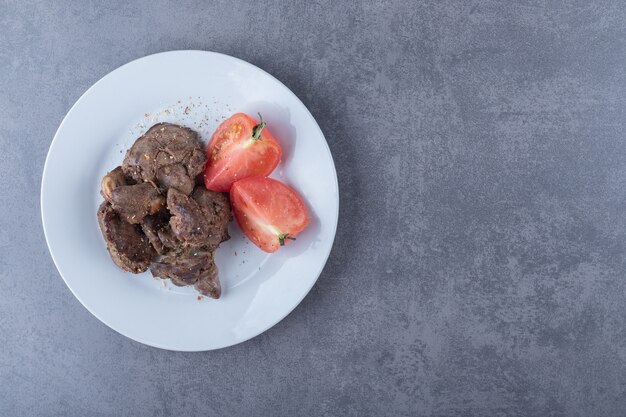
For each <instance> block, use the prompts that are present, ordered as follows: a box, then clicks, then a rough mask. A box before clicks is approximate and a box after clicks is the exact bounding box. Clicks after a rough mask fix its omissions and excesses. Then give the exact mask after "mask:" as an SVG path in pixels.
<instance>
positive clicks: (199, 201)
mask: <svg viewBox="0 0 626 417" xmlns="http://www.w3.org/2000/svg"><path fill="white" fill-rule="evenodd" d="M167 208H168V210H169V211H170V213H171V214H172V217H171V218H170V226H171V228H172V231H173V232H174V234H175V235H176V237H177V238H178V239H179V240H181V241H183V242H184V243H185V244H187V245H191V246H205V247H212V248H217V246H218V245H219V244H220V243H221V242H223V241H225V240H228V239H229V238H230V236H229V235H228V223H229V222H230V219H231V211H230V203H229V202H228V197H226V195H225V194H222V193H218V192H215V191H209V190H207V189H206V188H204V186H202V185H199V186H197V187H196V188H195V190H194V191H193V193H192V194H191V197H187V196H186V195H184V194H183V193H181V192H179V191H178V190H176V189H170V191H169V192H168V194H167Z"/></svg>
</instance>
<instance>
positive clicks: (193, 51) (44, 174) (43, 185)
mask: <svg viewBox="0 0 626 417" xmlns="http://www.w3.org/2000/svg"><path fill="white" fill-rule="evenodd" d="M170 54H171V55H176V54H202V55H205V54H206V55H214V56H218V57H220V58H226V59H230V60H234V61H236V62H237V63H239V64H241V65H243V66H245V67H248V68H251V69H253V70H256V71H260V72H261V73H263V74H265V75H266V76H268V77H269V78H270V79H271V80H273V81H275V82H276V83H278V84H279V85H280V86H282V87H283V88H285V90H286V91H287V92H288V94H290V95H291V96H292V97H293V98H294V99H295V100H296V101H297V102H299V103H300V104H301V105H302V107H303V108H304V110H305V113H306V114H307V115H308V117H309V118H310V119H311V120H312V121H313V124H314V125H315V127H316V128H317V130H318V133H319V134H320V135H321V137H322V138H323V139H324V140H323V144H324V149H325V150H326V153H327V155H328V157H329V158H330V163H331V165H332V178H333V180H334V189H335V195H336V196H337V204H336V206H335V211H334V222H333V223H334V224H333V225H332V243H331V244H330V246H329V249H328V251H327V252H326V254H324V257H323V262H321V263H320V267H319V270H318V271H317V272H316V273H315V274H314V276H315V279H313V280H312V281H311V285H310V286H309V287H308V288H307V289H306V291H303V292H302V295H301V297H300V298H299V299H298V300H297V301H296V302H295V304H294V305H293V307H292V308H290V309H288V310H285V312H284V314H282V315H280V317H279V318H278V319H277V320H276V321H275V322H273V323H271V324H269V325H268V326H265V327H262V328H259V330H258V331H257V332H252V333H251V334H250V335H249V336H248V337H246V338H245V339H242V340H239V341H235V342H234V343H227V344H218V346H217V347H211V348H201V349H197V348H190V349H184V348H176V349H173V348H171V347H168V346H165V345H161V344H160V343H155V342H153V341H148V340H142V338H136V337H134V336H132V335H130V334H127V333H126V332H124V331H122V330H120V329H117V328H115V327H113V326H112V325H111V324H109V323H108V322H107V321H106V320H104V319H103V318H101V317H100V316H99V315H98V314H97V313H96V312H94V311H93V310H92V309H91V308H90V307H89V306H88V305H86V304H85V302H84V301H83V300H82V299H81V297H79V296H78V294H77V293H76V290H75V288H73V286H72V285H71V284H70V283H69V282H68V280H67V279H66V278H65V276H64V274H63V273H62V272H61V268H60V267H59V261H58V259H57V258H56V257H55V255H54V251H53V250H52V247H51V245H50V242H51V241H50V237H49V236H48V232H47V228H46V215H45V210H44V189H45V188H46V184H47V181H48V180H47V178H49V175H47V171H48V163H49V160H50V154H51V153H52V149H53V148H54V146H55V144H56V143H57V138H58V136H59V132H60V131H61V129H62V128H63V126H64V124H65V123H66V121H67V120H68V117H69V116H70V114H71V113H72V112H73V110H74V109H75V108H76V107H77V106H79V105H80V104H81V103H82V102H83V101H84V100H85V99H86V97H87V96H88V95H89V94H90V93H91V92H92V90H94V89H95V88H96V86H97V85H99V84H100V83H102V82H103V80H105V79H107V78H109V77H111V76H112V75H113V74H114V73H117V72H119V71H122V70H123V69H124V68H125V67H126V66H129V65H132V64H134V63H136V62H138V61H141V60H144V59H149V58H153V57H156V56H160V55H170ZM39 204H40V210H41V222H42V228H43V232H44V238H45V241H46V246H47V248H48V253H49V254H50V257H51V258H52V261H53V263H54V266H55V268H56V270H57V272H58V274H59V275H60V276H61V278H62V279H63V282H64V283H65V285H66V286H67V288H69V290H70V292H71V293H72V294H73V295H74V297H75V298H76V299H77V300H78V301H79V302H80V304H81V305H82V306H83V307H84V308H85V309H87V311H89V313H91V314H92V315H93V316H94V317H95V318H97V319H98V320H99V321H100V322H101V323H102V324H104V325H105V326H107V327H108V328H110V329H112V330H114V331H115V332H116V333H118V334H120V335H122V336H124V337H126V338H128V339H130V340H133V341H135V342H138V343H141V344H143V345H146V346H151V347H154V348H158V349H163V350H169V351H175V352H206V351H211V350H219V349H224V348H227V347H231V346H235V345H238V344H241V343H244V342H247V341H249V340H251V339H254V338H255V337H257V336H259V335H260V334H262V333H265V332H266V331H268V330H269V329H271V328H272V327H274V326H275V325H277V324H278V323H280V322H281V321H283V320H284V319H285V318H286V317H287V316H288V315H289V314H291V313H292V312H293V311H294V310H295V309H296V308H297V307H298V306H299V305H300V304H301V303H302V301H303V300H304V298H306V296H307V295H308V294H309V293H310V292H311V289H312V288H313V286H315V284H316V283H317V280H318V279H319V277H320V275H321V274H322V272H323V270H324V268H325V267H326V264H327V263H328V259H329V257H330V254H331V252H332V250H333V248H334V246H335V237H336V234H337V227H338V223H339V207H340V204H341V197H340V194H339V181H338V176H337V168H336V166H335V161H334V159H333V156H332V153H331V151H330V146H329V145H328V141H327V140H326V136H325V135H324V132H323V131H322V129H321V127H320V126H319V124H318V123H317V120H316V119H315V117H313V114H311V111H310V110H309V108H308V107H307V106H306V105H305V104H304V103H303V102H302V100H300V98H299V97H298V96H297V95H296V94H295V93H294V92H293V91H292V90H291V89H290V88H289V87H287V86H286V85H285V84H283V82H282V81H280V80H279V79H278V78H276V77H274V76H273V75H272V74H270V73H269V72H267V71H265V70H264V69H262V68H259V67H258V66H256V65H254V64H252V63H250V62H248V61H245V60H243V59H241V58H237V57H234V56H232V55H228V54H224V53H221V52H214V51H204V50H199V49H176V50H170V51H162V52H158V53H154V54H150V55H145V56H142V57H139V58H136V59H133V60H132V61H129V62H127V63H125V64H122V65H120V66H119V67H116V68H115V69H113V70H111V71H109V72H108V73H106V74H105V75H104V76H102V77H101V78H99V79H98V80H97V81H96V82H95V83H93V84H92V85H91V86H90V87H89V88H88V89H87V90H85V92H84V93H83V94H81V95H80V97H79V98H78V99H77V100H76V102H75V103H74V104H73V105H72V106H71V107H70V108H69V110H68V111H67V112H66V113H65V116H63V119H62V120H61V123H60V124H59V127H58V128H57V130H56V132H55V134H54V136H53V138H52V141H51V142H50V145H49V147H48V152H47V153H46V159H45V162H44V166H43V171H42V176H41V186H40V190H39Z"/></svg>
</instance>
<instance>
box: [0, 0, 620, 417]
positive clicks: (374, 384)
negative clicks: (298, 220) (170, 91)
mask: <svg viewBox="0 0 626 417" xmlns="http://www.w3.org/2000/svg"><path fill="white" fill-rule="evenodd" d="M204 3H205V2H201V1H195V2H189V1H183V2H178V4H170V5H168V4H165V3H163V2H160V1H140V2H127V1H117V0H116V1H107V2H97V3H96V2H93V3H92V4H89V3H88V2H85V1H80V2H78V1H76V2H75V3H72V2H62V1H57V2H47V1H35V2H32V1H22V0H19V1H8V2H7V0H1V1H0V29H1V34H0V110H1V112H0V141H1V142H0V145H1V149H2V152H0V177H1V178H2V181H0V195H1V201H2V208H1V213H2V216H0V249H1V250H0V278H1V283H2V287H1V288H2V289H1V290H0V343H1V347H2V348H1V349H0V415H2V416H18V415H28V416H39V415H48V416H53V415H55V416H56V415H58V416H88V415H89V416H91V415H103V416H104V415H117V416H139V415H146V416H152V415H154V416H174V415H193V414H202V415H216V416H217V415H231V416H250V415H266V416H300V415H302V416H314V415H327V416H334V415H339V416H365V415H371V416H383V415H389V416H542V417H545V416H624V415H626V326H625V325H624V323H625V322H626V258H625V252H626V213H625V210H624V209H625V207H626V147H625V146H624V132H625V131H626V70H625V68H626V5H625V4H624V2H623V1H619V0H618V1H607V2H590V1H587V0H583V1H567V2H556V1H554V2H553V1H549V2H541V1H508V2H505V1H420V2H413V1H408V0H404V1H397V2H378V1H377V2H364V3H361V4H358V5H348V4H344V2H341V3H340V2H331V1H329V0H323V1H321V2H312V1H309V0H306V1H297V2H292V1H286V2H284V3H282V4H279V3H273V2H265V1H264V2H254V3H251V4H247V5H246V4H243V3H241V2H232V1H221V2H214V3H213V4H208V3H207V4H204ZM190 48H192V49H206V50H213V51H218V52H223V53H226V54H230V55H234V56H237V57H240V58H243V59H245V60H247V61H249V62H252V63H253V64H255V65H258V66H259V67H261V68H263V69H265V70H267V71H269V72H270V73H272V74H273V75H275V76H276V77H277V78H279V79H280V80H282V81H283V82H284V83H285V84H286V85H287V86H288V87H290V88H291V89H292V90H293V91H294V92H295V93H296V94H297V95H298V96H299V97H300V98H301V99H302V100H303V101H304V103H305V104H306V105H307V106H308V107H309V109H310V110H311V112H312V113H313V115H314V116H315V117H316V118H317V120H318V122H319V124H320V126H321V127H322V130H323V131H324V133H325V134H326V137H327V139H328V142H329V145H330V147H331V149H332V151H333V155H334V157H335V162H336V165H337V171H338V174H339V180H340V189H341V198H342V206H341V215H340V221H339V230H338V234H337V239H336V242H335V247H334V250H333V252H332V254H331V256H330V259H329V262H328V264H327V266H326V268H325V270H324V272H323V274H322V275H321V277H320V279H319V281H318V284H317V285H316V286H315V288H314V289H313V291H312V292H311V293H310V294H309V296H308V297H307V298H306V299H305V300H304V302H303V303H302V304H301V305H300V306H299V307H298V308H297V309H296V310H295V311H294V312H293V313H292V314H291V315H290V316H289V317H288V318H286V319H285V320H284V321H282V322H281V323H280V324H278V325H277V326H275V327H274V328H273V329H271V330H270V331H268V332H267V333H265V334H263V335H261V336H259V337H257V338H255V339H253V340H251V341H248V342H246V343H243V344H241V345H238V346H235V347H233V348H229V349H225V350H221V351H216V352H205V353H198V354H184V353H173V352H167V351H161V350H158V349H153V348H150V347H146V346H142V345H140V344H138V343H135V342H133V341H131V340H128V339H126V338H124V337H122V336H120V335H118V334H117V333H115V332H114V331H112V330H110V329H108V328H107V327H106V326H104V325H103V324H101V323H100V322H99V321H98V320H97V319H95V318H94V317H92V316H91V315H90V314H89V313H88V312H87V310H85V309H84V308H83V307H82V306H81V305H80V304H79V302H78V301H77V300H76V299H74V297H73V296H72V294H71V293H70V291H69V290H68V289H67V288H66V287H65V285H64V283H63V281H62V279H61V278H60V277H59V275H58V273H57V272H56V270H55V268H54V265H53V263H52V260H51V258H50V256H49V254H48V251H47V248H46V244H45V242H44V237H43V231H42V228H41V221H40V214H39V186H40V180H41V173H42V169H43V164H44V159H45V156H46V152H47V149H48V146H49V144H50V141H51V140H52V137H53V135H54V133H55V131H56V128H57V126H58V125H59V123H60V121H61V119H62V118H63V116H64V115H65V113H66V112H67V110H68V109H69V108H70V106H71V105H72V104H73V103H74V101H75V100H76V99H77V98H78V97H79V96H80V95H81V94H82V93H83V92H84V91H85V90H86V89H87V88H88V87H89V86H90V85H91V84H93V83H94V82H95V81H97V80H98V79H99V78H100V77H102V76H103V75H105V74H106V73H108V72H109V71H111V70H113V69H114V68H116V67H118V66H119V65H121V64H124V63H126V62H128V61H130V60H132V59H135V58H138V57H141V56H144V55H147V54H151V53H155V52H160V51H166V50H171V49H190Z"/></svg>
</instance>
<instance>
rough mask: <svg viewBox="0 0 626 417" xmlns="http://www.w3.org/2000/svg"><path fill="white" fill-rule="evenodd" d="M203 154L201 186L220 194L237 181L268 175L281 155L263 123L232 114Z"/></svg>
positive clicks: (240, 114)
mask: <svg viewBox="0 0 626 417" xmlns="http://www.w3.org/2000/svg"><path fill="white" fill-rule="evenodd" d="M206 152H207V156H208V161H207V164H206V167H205V170H204V184H205V185H206V188H208V189H209V190H213V191H221V192H227V191H229V190H230V187H231V186H232V184H233V183H234V182H235V181H237V180H240V179H243V178H247V177H251V176H254V175H261V176H266V175H269V174H271V172H272V171H273V170H274V168H276V165H278V162H280V156H281V153H282V152H281V149H280V145H279V144H278V142H277V141H276V139H275V138H274V136H272V134H271V133H270V131H269V130H268V129H267V127H266V125H265V122H263V121H261V122H257V121H256V120H255V119H253V118H252V117H250V116H248V115H247V114H244V113H237V114H234V115H232V116H231V117H230V118H228V119H227V120H225V121H224V122H222V124H221V125H219V127H218V128H217V130H216V131H215V133H213V136H211V140H210V141H209V144H208V146H207V150H206Z"/></svg>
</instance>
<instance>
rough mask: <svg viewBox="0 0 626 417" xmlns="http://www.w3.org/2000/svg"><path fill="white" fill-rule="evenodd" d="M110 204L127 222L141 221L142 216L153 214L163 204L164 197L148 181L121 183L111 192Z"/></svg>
mask: <svg viewBox="0 0 626 417" xmlns="http://www.w3.org/2000/svg"><path fill="white" fill-rule="evenodd" d="M110 202H111V205H112V206H113V209H114V210H115V211H117V212H118V213H119V214H120V216H121V217H122V218H123V219H124V220H126V221H127V222H129V223H133V224H138V223H141V221H142V220H143V218H144V217H146V216H148V215H150V214H154V213H156V212H157V211H159V210H160V209H161V207H163V206H164V205H165V198H164V197H163V196H162V195H161V193H159V190H158V189H157V188H156V187H155V186H154V185H152V184H150V183H148V182H143V183H141V184H134V185H121V186H119V187H116V188H115V189H114V190H113V191H112V192H111V199H110Z"/></svg>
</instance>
